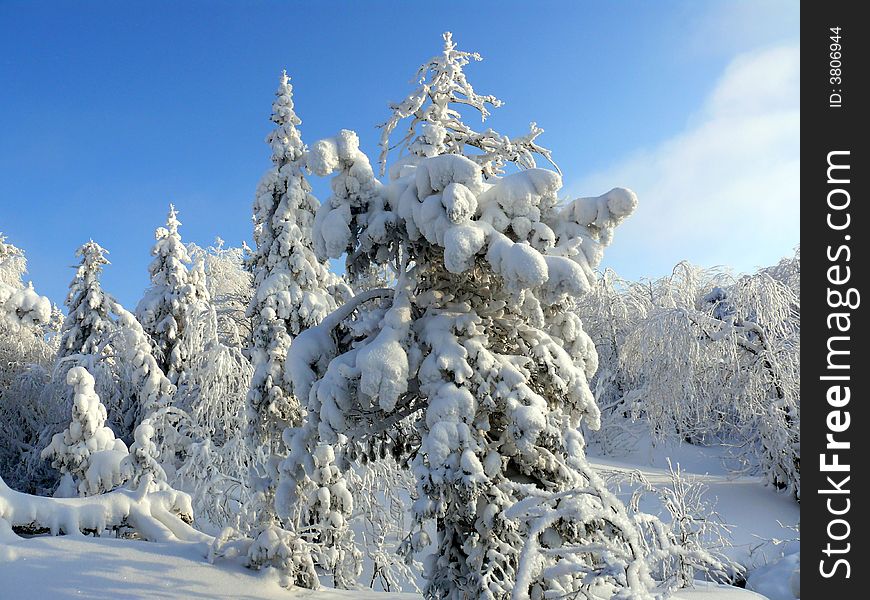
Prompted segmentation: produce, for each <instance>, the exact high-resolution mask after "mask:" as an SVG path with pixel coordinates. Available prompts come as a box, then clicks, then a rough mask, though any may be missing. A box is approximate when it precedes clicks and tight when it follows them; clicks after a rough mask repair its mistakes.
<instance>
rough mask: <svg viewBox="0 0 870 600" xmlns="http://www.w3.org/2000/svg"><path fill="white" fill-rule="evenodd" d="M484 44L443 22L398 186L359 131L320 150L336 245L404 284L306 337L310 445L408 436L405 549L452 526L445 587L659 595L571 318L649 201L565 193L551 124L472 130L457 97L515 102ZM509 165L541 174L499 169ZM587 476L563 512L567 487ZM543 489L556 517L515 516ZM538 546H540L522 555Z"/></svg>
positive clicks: (443, 556) (432, 564)
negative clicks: (490, 71) (550, 139)
mask: <svg viewBox="0 0 870 600" xmlns="http://www.w3.org/2000/svg"><path fill="white" fill-rule="evenodd" d="M472 58H476V55H472V54H469V53H464V52H460V51H457V50H456V49H455V46H454V44H453V42H452V40H451V38H450V36H449V34H448V35H445V49H444V52H443V54H441V55H439V56H437V57H435V58H433V59H432V60H430V61H429V62H427V63H426V64H424V65H423V67H422V68H421V70H420V79H421V82H422V83H421V87H420V88H419V89H418V90H417V91H415V92H414V93H413V94H412V95H411V96H410V97H409V98H408V99H406V100H405V101H403V102H401V103H398V104H396V105H394V106H393V108H394V115H393V117H392V118H391V119H390V121H388V123H387V125H386V127H385V129H386V130H387V131H386V132H385V135H388V133H389V130H392V129H394V128H395V127H396V125H397V124H398V122H400V121H401V120H402V119H403V118H405V117H411V116H413V119H412V121H411V126H410V129H409V133H408V136H407V137H406V138H405V140H404V142H405V143H406V145H407V148H408V149H409V151H410V155H409V156H406V157H403V158H402V159H400V161H399V163H397V164H396V165H394V166H393V167H391V168H390V171H389V172H390V178H391V180H390V182H389V184H388V185H386V186H383V187H381V186H379V185H376V184H373V183H372V182H371V181H370V180H369V179H370V177H371V175H370V168H366V167H367V165H368V160H367V159H365V157H364V156H363V155H362V153H361V152H360V150H359V147H358V142H357V141H356V136H355V135H351V134H349V133H348V132H342V134H340V135H339V136H338V137H337V138H335V139H334V140H328V141H327V142H326V143H323V144H318V145H316V146H315V147H314V149H313V155H312V157H311V161H310V162H312V164H317V165H331V167H330V168H323V169H321V168H316V169H315V170H317V171H320V172H324V171H327V172H328V171H338V172H339V175H338V176H337V177H336V179H335V180H334V182H333V191H334V192H335V190H336V189H338V190H339V192H338V193H335V194H334V196H333V198H331V199H330V201H328V202H326V203H324V204H323V206H322V207H321V209H320V211H319V212H318V215H317V219H316V222H315V240H322V242H323V243H321V244H318V245H317V248H318V250H319V251H320V252H322V253H323V252H325V256H324V255H322V256H321V257H322V258H326V257H327V256H329V257H336V256H337V255H338V254H340V253H343V252H346V253H347V254H348V256H349V259H348V262H349V270H350V267H351V266H352V265H354V263H355V260H356V259H357V257H358V256H361V255H362V256H365V257H367V259H368V260H369V261H372V262H375V263H377V264H378V265H380V266H384V265H388V266H390V267H391V268H392V269H393V270H394V273H395V278H394V281H395V285H394V286H392V287H391V288H390V289H373V290H369V291H367V292H364V293H360V294H358V295H357V296H356V297H354V298H353V299H351V300H349V301H348V302H347V303H346V304H345V305H344V306H342V307H341V308H340V309H338V310H337V311H335V312H334V313H332V314H331V315H330V316H329V317H327V318H326V319H325V320H324V321H323V322H322V323H321V324H320V325H319V326H317V327H315V328H311V329H309V330H307V331H306V332H303V333H302V334H301V335H300V336H299V337H298V338H297V339H296V340H295V342H294V344H293V346H291V348H290V350H289V352H288V358H287V377H288V379H289V380H290V381H291V382H292V384H293V392H294V393H295V394H296V396H297V397H298V398H301V399H307V408H308V411H309V412H308V417H307V422H306V424H305V426H304V427H303V430H306V429H307V430H308V436H307V439H308V440H309V441H308V442H307V445H308V447H311V442H310V440H312V439H315V440H317V441H318V442H319V443H326V444H337V443H341V440H344V439H347V442H346V443H347V444H348V445H349V446H350V447H352V448H353V449H354V452H353V454H354V456H357V457H360V458H363V459H376V458H377V457H376V456H372V455H371V454H370V450H371V448H373V447H374V446H375V444H373V441H375V440H378V439H386V438H388V439H392V440H397V439H402V443H401V444H400V446H401V445H402V444H404V445H406V446H405V447H406V452H407V454H406V455H405V456H406V459H407V458H408V457H409V456H413V458H412V459H410V460H411V462H410V466H411V468H412V470H413V472H414V474H415V476H416V479H417V493H418V498H417V500H416V501H415V502H414V505H413V511H414V515H415V518H416V526H415V528H414V530H413V531H412V532H411V533H410V537H409V543H408V544H407V545H406V547H405V549H406V550H407V551H408V552H414V551H420V550H423V549H424V548H426V547H427V546H428V545H429V539H428V535H427V533H426V529H425V527H424V523H426V522H427V521H429V520H434V521H435V523H436V530H437V540H435V542H434V543H435V552H434V554H432V555H431V556H430V557H429V559H428V561H427V565H426V578H427V580H428V585H427V588H426V594H427V596H428V597H431V598H507V597H509V596H510V595H511V594H512V593H513V594H515V597H520V598H524V597H533V598H541V597H544V596H545V595H546V596H549V595H553V594H557V595H565V594H574V595H575V596H574V597H578V598H583V597H590V596H589V595H588V591H589V584H590V581H593V580H595V581H605V580H606V581H607V582H608V583H609V584H612V585H614V586H615V587H616V588H617V590H619V591H618V596H616V597H621V598H635V597H636V598H640V597H646V596H645V594H646V592H647V590H648V589H649V588H650V586H651V585H652V580H651V578H650V577H649V573H648V571H647V570H646V565H645V562H644V560H643V550H642V547H641V542H640V539H639V532H638V530H637V529H636V528H635V525H634V521H632V519H631V518H630V517H629V516H628V515H627V512H626V509H625V507H624V506H623V505H622V504H621V503H620V502H619V501H618V500H617V499H616V498H615V497H614V496H613V495H612V494H611V493H610V492H608V491H607V489H606V487H605V486H604V483H603V482H602V480H601V479H600V478H599V477H598V476H596V475H595V474H594V472H593V471H592V470H591V468H590V467H589V465H588V463H587V462H586V460H585V457H584V451H583V446H584V441H583V437H582V435H581V434H580V432H579V429H578V426H579V425H580V424H581V422H586V423H588V424H589V425H590V426H592V427H595V426H596V425H597V424H598V421H599V413H598V409H597V407H596V405H595V401H594V398H593V396H592V393H591V391H590V389H589V386H588V378H589V377H590V376H591V374H592V371H594V365H595V364H596V363H597V359H596V356H595V350H594V347H593V346H592V344H591V343H590V342H589V339H588V336H585V334H584V333H583V332H582V329H578V326H579V323H578V322H576V321H575V320H573V319H571V318H570V317H567V316H566V314H567V311H568V310H569V308H570V307H571V306H572V299H573V298H574V297H576V296H578V295H580V294H582V293H584V292H586V291H587V290H588V289H589V288H590V284H591V281H592V279H593V277H594V274H593V271H592V269H594V267H595V266H597V264H598V262H599V261H600V260H601V256H602V250H603V248H604V247H605V246H607V245H608V244H609V243H610V241H611V239H612V233H613V229H614V227H615V226H616V225H618V224H619V223H620V222H621V221H622V220H623V219H625V218H626V217H627V216H629V215H630V214H631V213H632V212H633V211H634V208H635V205H636V198H635V196H634V194H633V193H632V192H630V191H628V190H624V189H618V188H617V189H614V190H611V191H610V192H608V193H607V194H605V195H603V196H600V197H595V198H580V199H577V200H574V201H571V202H563V201H560V199H559V198H558V191H559V189H560V187H561V176H560V175H559V173H557V172H554V171H549V170H543V169H538V168H536V167H535V164H534V160H533V158H532V152H533V151H538V150H539V149H540V153H541V154H543V155H544V156H545V157H549V153H548V152H546V151H545V150H543V149H542V148H540V147H538V146H537V144H536V143H534V141H533V140H534V138H535V137H536V136H537V134H538V133H540V131H539V130H537V129H533V134H531V135H530V136H528V137H526V138H523V139H522V140H511V139H510V138H507V137H506V136H503V135H501V134H498V133H496V132H494V131H491V130H488V131H486V132H484V133H480V134H478V133H475V132H473V131H471V130H470V128H468V127H466V126H465V125H464V124H463V123H462V122H461V120H460V115H459V113H458V112H457V111H456V110H455V107H456V106H457V105H460V104H465V105H470V106H472V107H474V108H477V109H478V110H480V111H481V113H482V114H483V115H484V116H486V114H487V112H486V105H487V104H490V105H497V104H498V101H497V100H496V99H495V98H493V97H491V96H480V95H478V94H476V93H475V92H474V91H473V89H472V88H471V86H470V85H469V84H468V82H467V81H466V79H465V76H464V74H463V72H462V67H463V66H465V65H466V64H467V63H468V61H469V60H470V59H472ZM386 145H387V142H385V143H384V146H385V147H386ZM466 150H468V151H469V152H468V156H466V155H465V152H466ZM480 150H483V153H481V152H480ZM508 164H514V165H517V166H518V167H520V168H521V169H524V170H520V171H519V172H517V173H513V174H510V175H506V176H503V177H502V176H500V174H499V173H500V172H501V171H502V170H503V168H504V167H505V166H507V165H508ZM359 190H366V191H365V194H364V195H362V194H360V191H359ZM342 225H343V226H342ZM557 334H558V335H557ZM559 336H564V337H559ZM566 344H568V345H569V348H570V350H571V353H569V351H568V350H566ZM303 437H304V436H303ZM291 441H292V442H294V443H295V444H297V445H298V446H302V443H301V441H302V440H300V438H299V437H297V436H294V439H292V440H291ZM394 443H396V442H394ZM293 451H296V448H293ZM577 489H580V490H582V494H581V495H580V499H579V500H577V499H575V500H573V501H571V502H570V505H566V506H565V510H564V511H561V510H560V500H559V498H560V494H563V493H564V492H567V491H570V490H577ZM530 497H534V498H554V500H553V502H554V503H555V504H556V506H557V510H560V512H559V514H558V518H556V519H554V520H553V521H552V523H550V525H549V526H548V527H547V528H545V529H544V530H540V531H538V530H529V529H527V528H524V526H523V525H522V524H521V523H520V522H518V521H516V520H513V519H511V518H509V517H508V516H507V511H508V510H509V509H510V508H511V507H512V506H513V505H515V504H516V503H517V502H520V501H522V500H524V499H527V498H530ZM527 536H530V537H531V538H532V539H529V540H525V538H526V537H527ZM523 543H531V544H537V545H538V547H539V548H541V549H542V550H541V551H540V552H536V553H534V560H532V561H526V562H524V563H523V564H522V565H521V564H520V562H519V549H520V548H521V547H522V545H523ZM578 545H579V546H588V547H589V548H590V549H592V548H596V549H597V550H590V552H589V553H588V554H585V555H584V556H583V559H582V560H580V561H574V562H572V563H571V564H570V566H569V567H568V568H563V567H565V566H566V565H565V564H563V563H562V561H561V559H560V557H561V556H564V554H563V552H562V551H561V550H560V549H561V548H565V549H566V551H565V552H567V548H575V547H577V546H578ZM521 568H522V571H521V570H520V569H521ZM519 584H521V588H520V589H518V590H515V587H516V586H517V585H519Z"/></svg>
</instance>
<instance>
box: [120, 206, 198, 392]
mask: <svg viewBox="0 0 870 600" xmlns="http://www.w3.org/2000/svg"><path fill="white" fill-rule="evenodd" d="M180 225H181V222H180V221H179V220H178V211H177V210H175V206H173V205H171V204H170V205H169V214H168V216H167V218H166V226H165V227H158V228H157V231H156V232H155V238H156V239H157V241H156V243H155V244H154V248H153V249H152V250H151V254H152V255H153V256H154V260H153V261H152V262H151V265H150V266H149V267H148V272H149V273H150V274H151V287H150V288H148V290H146V292H145V295H144V296H143V297H142V300H140V302H139V305H138V306H137V307H136V318H137V319H138V320H139V322H140V323H141V324H142V327H143V328H144V329H145V331H146V332H147V333H148V335H149V336H150V337H151V339H152V340H153V343H154V348H155V350H156V352H155V358H156V359H157V361H158V365H159V366H160V369H161V370H162V371H163V372H164V373H165V374H166V376H167V377H168V378H169V380H170V381H171V382H172V383H178V378H179V375H180V374H181V373H182V372H183V371H184V369H185V366H186V364H187V362H188V361H189V360H190V356H188V355H186V354H185V352H184V345H183V344H182V339H183V337H184V333H185V330H186V329H187V327H188V320H189V319H190V318H191V313H192V311H194V310H198V308H197V307H196V306H195V305H196V304H197V303H201V302H207V301H208V297H207V295H206V294H207V290H206V288H205V281H204V277H199V276H198V273H190V272H188V268H187V267H188V265H190V264H191V259H190V256H189V255H188V253H187V248H186V247H185V245H184V244H183V243H182V241H181V235H180V234H179V233H178V227H179V226H180Z"/></svg>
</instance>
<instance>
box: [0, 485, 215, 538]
mask: <svg viewBox="0 0 870 600" xmlns="http://www.w3.org/2000/svg"><path fill="white" fill-rule="evenodd" d="M149 485H150V479H148V480H145V481H143V482H142V483H141V484H140V485H139V489H137V490H128V489H118V490H115V491H113V492H109V493H108V494H101V495H98V496H90V497H87V498H46V497H42V496H31V495H29V494H23V493H21V492H16V491H15V490H13V489H11V488H10V487H9V486H8V485H6V482H5V481H3V479H2V478H0V520H2V521H5V522H6V523H8V524H9V525H10V526H11V527H12V528H13V530H15V529H17V530H19V531H28V532H32V531H48V532H50V533H51V534H52V535H58V534H60V533H64V534H66V535H81V534H82V533H84V532H94V533H96V534H99V533H100V532H103V531H105V530H106V529H118V528H121V527H129V528H131V529H133V530H134V531H136V532H137V533H138V534H139V535H140V536H141V537H142V538H144V539H146V540H149V541H155V542H167V541H183V542H199V543H205V544H211V543H212V541H213V539H212V537H211V536H209V535H206V534H204V533H201V532H199V531H197V530H196V529H194V528H193V527H191V526H190V525H189V524H188V523H189V522H190V521H191V520H192V510H191V507H190V496H188V495H187V494H185V493H184V492H179V491H176V490H172V489H167V490H162V491H159V492H148V491H147V490H148V488H149Z"/></svg>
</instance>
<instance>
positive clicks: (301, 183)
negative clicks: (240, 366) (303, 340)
mask: <svg viewBox="0 0 870 600" xmlns="http://www.w3.org/2000/svg"><path fill="white" fill-rule="evenodd" d="M272 122H273V123H275V125H276V127H275V129H274V130H273V131H272V132H271V133H270V134H269V135H268V137H267V138H266V142H267V143H268V144H269V146H270V147H271V148H272V168H270V169H269V170H268V171H267V172H266V174H265V175H264V176H263V178H262V179H261V180H260V183H259V185H258V186H257V193H256V198H255V200H254V241H255V242H256V249H255V250H254V251H253V254H252V255H251V257H250V261H249V268H250V269H251V271H252V273H253V276H254V288H255V292H254V297H253V298H252V300H251V303H250V305H249V306H248V315H249V317H250V318H251V319H252V321H253V333H252V340H251V348H250V354H251V362H252V364H253V366H254V375H253V379H252V381H251V391H250V394H249V401H250V403H251V406H252V408H253V411H254V414H253V416H252V419H253V425H254V434H255V435H256V436H257V437H256V439H257V441H258V444H259V445H261V446H265V447H267V448H268V449H269V453H270V454H274V453H275V452H277V451H279V449H280V446H281V443H282V442H281V435H282V432H283V431H284V428H285V427H287V426H288V425H291V424H297V423H299V421H300V420H301V411H300V407H299V402H298V401H297V400H296V399H294V398H293V397H292V395H290V394H289V393H288V391H287V389H286V386H285V384H284V382H283V377H282V369H283V363H284V358H285V356H286V353H287V348H288V347H289V345H290V341H291V339H292V337H293V336H295V335H298V334H299V333H300V332H301V331H303V330H304V329H305V328H307V327H310V326H312V325H316V324H317V323H319V322H320V321H321V320H322V319H323V317H325V316H326V315H327V314H329V313H330V312H332V311H333V310H334V309H335V307H336V302H335V299H334V298H333V294H332V293H331V290H330V287H331V286H334V285H335V283H336V282H335V278H334V277H333V276H332V275H331V274H330V273H329V271H328V269H327V266H326V264H325V263H324V262H322V261H321V260H318V258H317V257H316V256H315V255H314V251H313V249H312V241H311V234H310V231H311V227H312V224H313V221H314V213H315V212H316V211H317V208H318V206H319V202H318V201H317V199H316V198H315V197H314V195H313V194H312V193H311V186H310V185H309V183H308V181H307V180H306V179H305V170H306V166H305V146H304V145H303V143H302V138H301V136H300V133H299V129H297V125H299V124H300V123H301V122H302V121H301V120H300V119H299V117H297V116H296V113H295V112H294V110H293V86H291V85H290V79H289V77H287V73H286V72H285V73H284V74H283V75H282V76H281V81H280V84H279V86H278V91H277V92H276V99H275V101H274V103H273V104H272Z"/></svg>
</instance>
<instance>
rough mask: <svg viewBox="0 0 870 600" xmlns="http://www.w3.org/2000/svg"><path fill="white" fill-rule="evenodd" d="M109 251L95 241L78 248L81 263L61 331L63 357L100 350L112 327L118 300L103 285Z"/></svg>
mask: <svg viewBox="0 0 870 600" xmlns="http://www.w3.org/2000/svg"><path fill="white" fill-rule="evenodd" d="M106 254H108V252H106V251H105V250H104V249H103V248H102V247H101V246H100V245H99V244H97V243H96V242H95V241H93V240H91V241H89V242H87V243H86V244H84V245H83V246H81V247H80V248H79V249H78V250H76V256H80V257H81V262H80V263H79V266H78V268H77V269H76V274H75V277H74V278H73V280H72V282H70V286H69V294H68V295H67V298H66V307H67V317H66V319H65V320H64V324H63V330H62V331H61V337H60V348H59V350H58V358H59V359H61V358H64V357H67V356H72V355H74V354H94V353H96V352H97V351H98V349H99V348H100V345H101V343H102V342H103V341H104V339H105V336H106V334H107V332H108V331H109V329H111V327H112V322H111V319H110V317H109V313H110V312H111V310H112V306H113V304H114V301H113V300H112V299H111V297H109V296H107V295H106V294H105V293H104V292H103V289H102V286H101V285H100V274H101V273H102V271H103V266H104V265H107V264H109V261H108V259H107V258H106Z"/></svg>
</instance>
